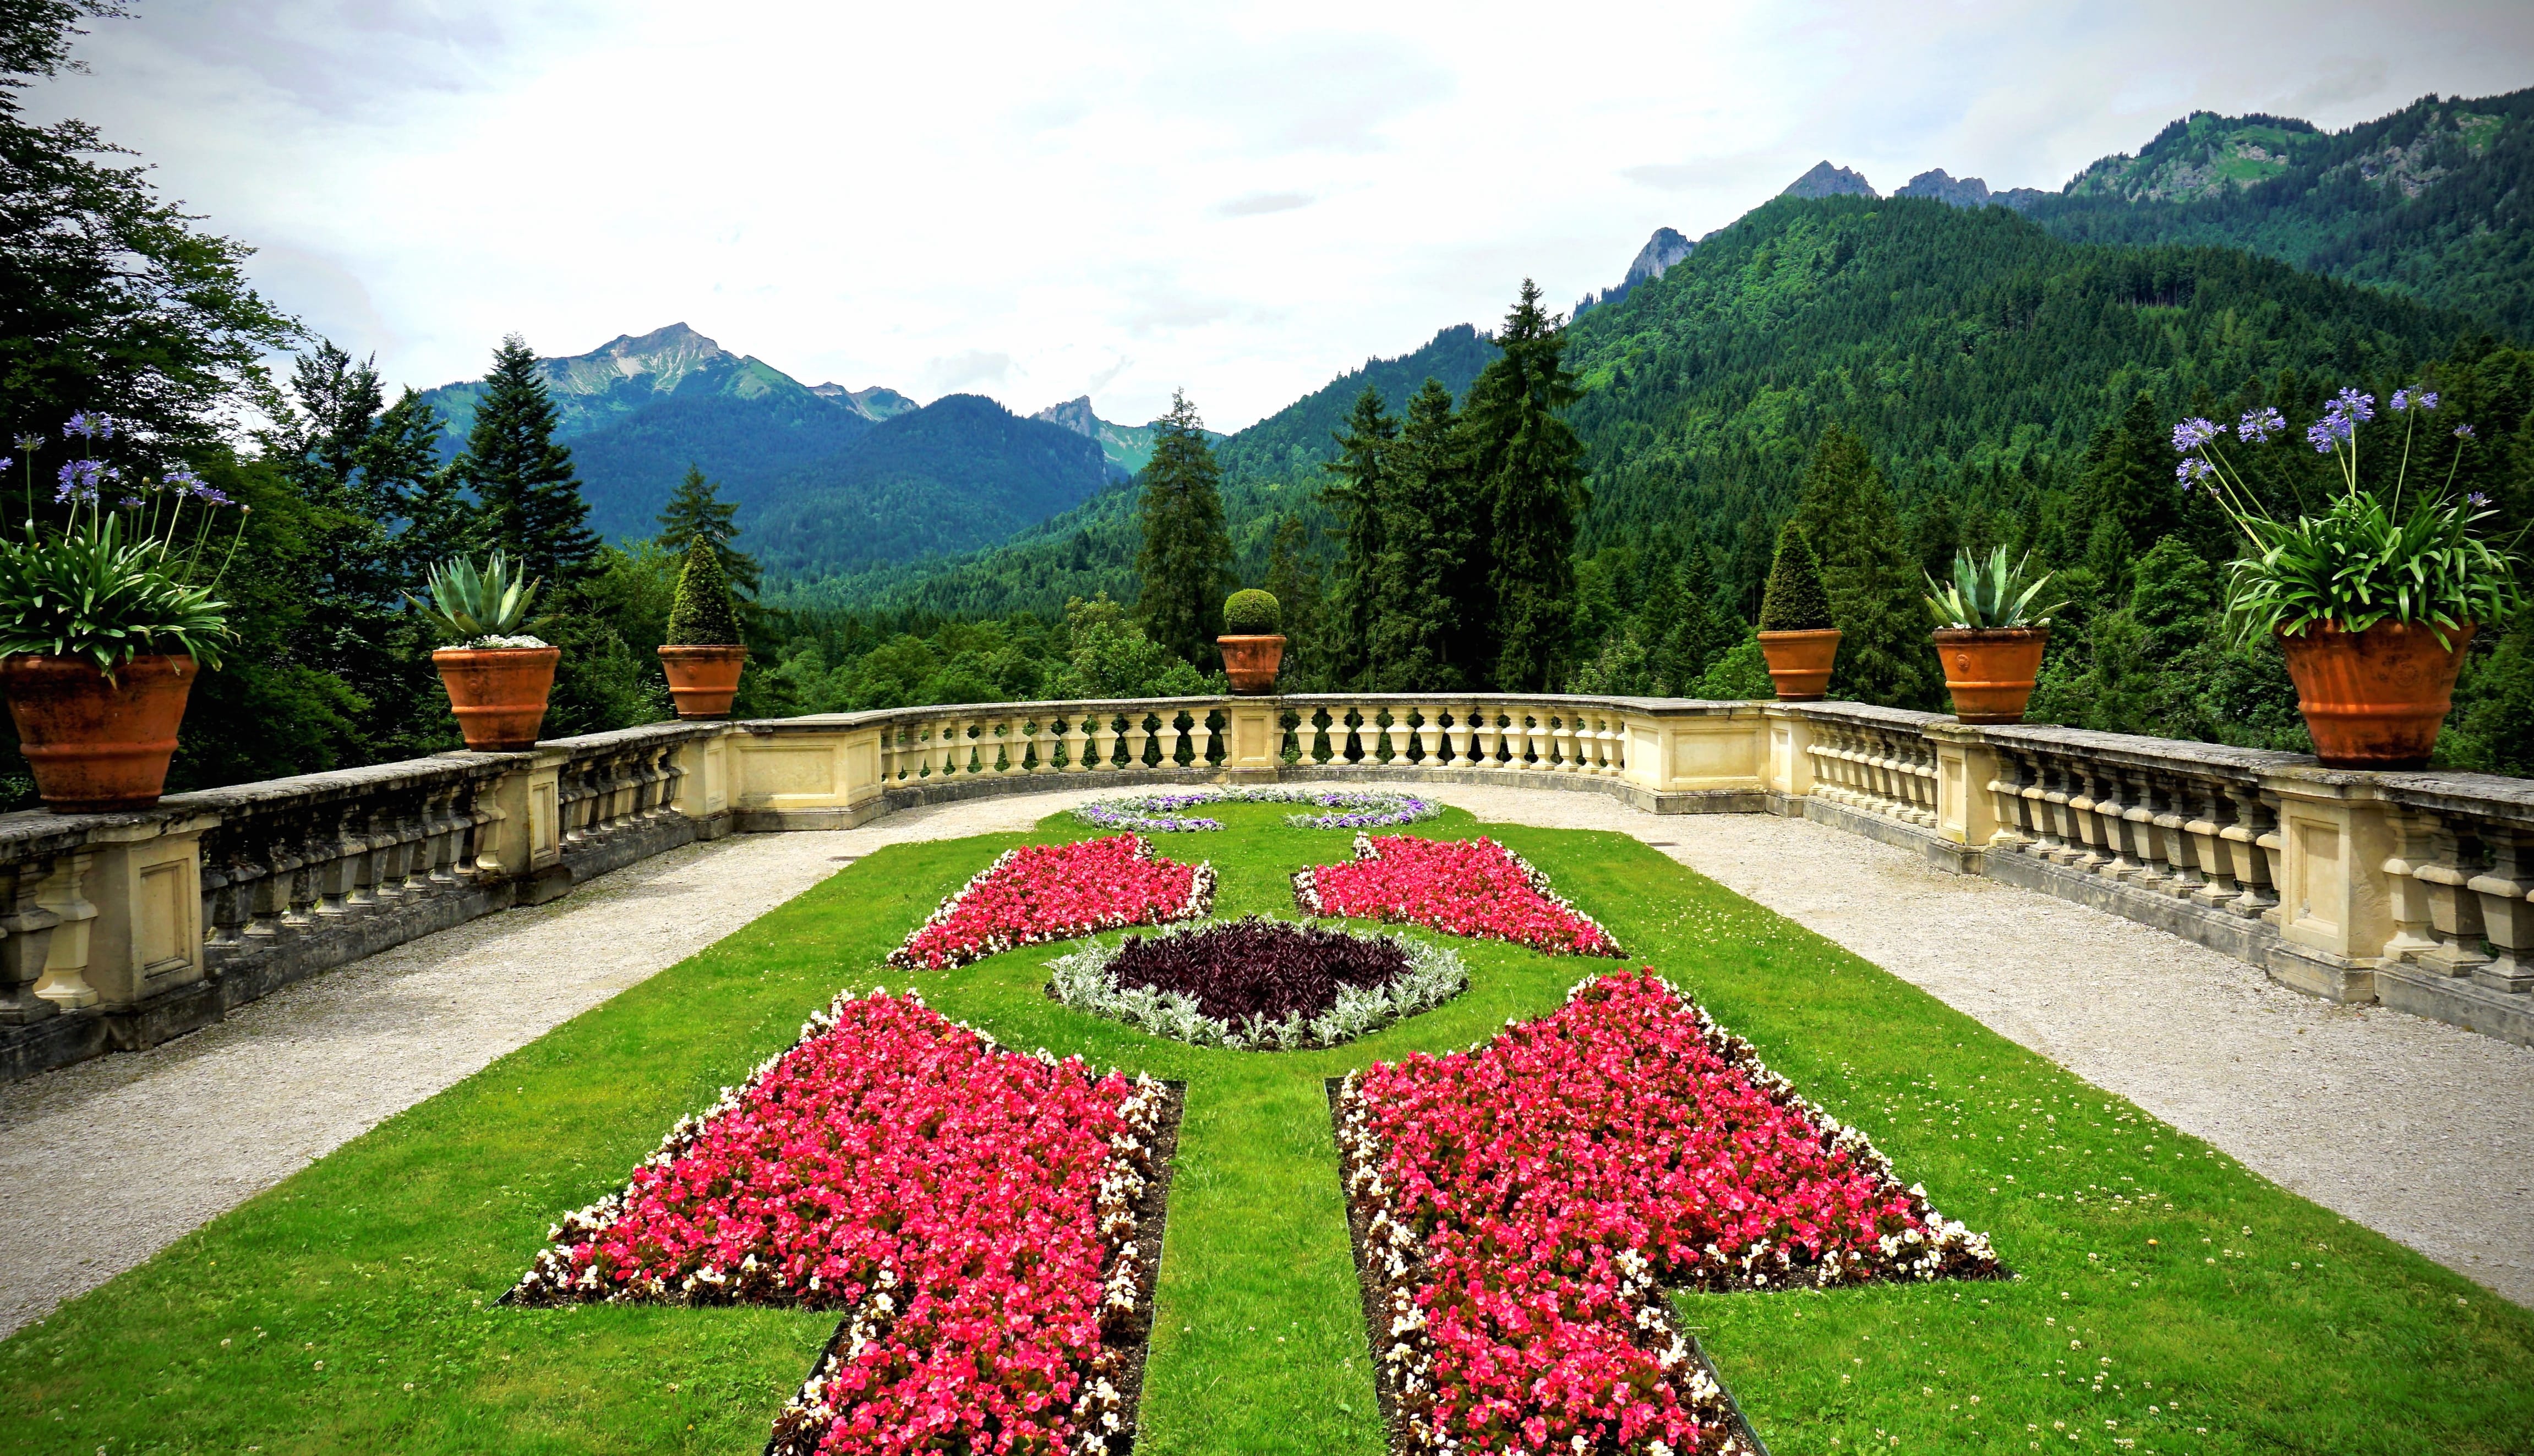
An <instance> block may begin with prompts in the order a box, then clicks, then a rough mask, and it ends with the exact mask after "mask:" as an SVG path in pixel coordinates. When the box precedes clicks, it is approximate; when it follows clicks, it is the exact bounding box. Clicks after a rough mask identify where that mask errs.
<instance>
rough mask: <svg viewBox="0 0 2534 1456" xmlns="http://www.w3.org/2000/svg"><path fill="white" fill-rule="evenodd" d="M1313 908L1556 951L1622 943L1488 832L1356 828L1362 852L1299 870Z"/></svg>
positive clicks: (1305, 903)
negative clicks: (1427, 834)
mask: <svg viewBox="0 0 2534 1456" xmlns="http://www.w3.org/2000/svg"><path fill="white" fill-rule="evenodd" d="M1294 900H1295V902H1296V903H1297V904H1298V905H1300V906H1301V907H1302V909H1303V910H1304V911H1305V912H1306V913H1308V914H1311V915H1343V916H1349V917H1353V918H1356V919H1359V920H1383V921H1390V922H1393V923H1399V924H1408V925H1421V926H1425V927H1427V928H1429V929H1432V930H1438V931H1442V932H1444V933H1446V934H1449V935H1455V936H1470V937H1474V938H1476V939H1478V940H1510V941H1512V942H1513V943H1515V944H1517V945H1528V946H1530V947H1531V948H1532V949H1534V950H1538V951H1541V952H1544V953H1546V954H1549V955H1617V954H1620V953H1621V952H1620V950H1619V942H1618V941H1617V940H1613V939H1612V938H1611V936H1610V933H1609V932H1608V931H1605V930H1603V929H1601V927H1600V926H1599V924H1598V923H1596V922H1595V921H1594V919H1593V917H1591V916H1589V915H1587V914H1585V913H1584V912H1583V911H1581V910H1578V909H1576V908H1575V907H1574V906H1573V905H1571V904H1569V903H1567V901H1566V900H1565V898H1564V897H1563V896H1561V895H1559V894H1558V893H1557V892H1556V891H1555V890H1552V889H1550V888H1549V887H1548V877H1547V876H1545V875H1543V874H1541V873H1540V872H1539V871H1538V870H1536V869H1533V868H1532V866H1531V864H1530V863H1529V862H1528V861H1526V860H1524V859H1523V857H1522V856H1520V855H1518V854H1515V853H1514V852H1513V851H1512V850H1509V849H1507V848H1505V847H1504V846H1503V845H1501V844H1498V843H1496V842H1495V841H1494V840H1492V839H1489V838H1486V837H1485V836H1484V835H1481V836H1479V837H1478V838H1476V839H1450V840H1446V839H1420V838H1418V837H1417V836H1416V835H1413V834H1383V835H1371V834H1357V836H1355V858H1354V859H1352V860H1348V861H1344V862H1342V863H1339V864H1335V865H1314V866H1312V867H1311V868H1309V869H1307V870H1299V871H1297V872H1295V875H1294Z"/></svg>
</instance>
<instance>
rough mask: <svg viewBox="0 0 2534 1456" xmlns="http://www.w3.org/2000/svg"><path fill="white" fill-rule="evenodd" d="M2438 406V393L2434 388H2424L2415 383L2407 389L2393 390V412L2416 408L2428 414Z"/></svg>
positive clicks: (2397, 412)
mask: <svg viewBox="0 0 2534 1456" xmlns="http://www.w3.org/2000/svg"><path fill="white" fill-rule="evenodd" d="M2437 407H2438V395H2437V392H2436V391H2434V390H2424V389H2421V388H2420V387H2419V386H2418V385H2413V386H2411V387H2410V388H2409V389H2407V390H2395V391H2394V392H2393V412H2394V413H2396V414H2399V413H2401V412H2402V411H2403V410H2406V409H2416V410H2418V411H2420V412H2421V413H2422V414H2426V413H2428V412H2429V411H2431V410H2433V409H2435V408H2437Z"/></svg>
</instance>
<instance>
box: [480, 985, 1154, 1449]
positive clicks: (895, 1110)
mask: <svg viewBox="0 0 2534 1456" xmlns="http://www.w3.org/2000/svg"><path fill="white" fill-rule="evenodd" d="M1179 1102H1180V1098H1179V1097H1178V1096H1177V1094H1176V1093H1174V1092H1173V1091H1172V1090H1171V1089H1170V1088H1168V1087H1167V1086H1165V1085H1164V1084H1162V1083H1159V1082H1155V1081H1153V1080H1151V1079H1150V1078H1142V1079H1138V1080H1136V1081H1134V1082H1129V1081H1127V1079H1125V1078H1124V1077H1122V1076H1119V1075H1116V1074H1115V1073H1111V1074H1108V1075H1099V1074H1096V1073H1094V1072H1093V1071H1092V1070H1091V1069H1090V1068H1089V1067H1088V1066H1087V1065H1085V1064H1084V1063H1083V1062H1082V1061H1081V1060H1080V1059H1078V1058H1066V1059H1062V1060H1058V1059H1056V1058H1055V1057H1053V1056H1050V1055H1048V1054H1045V1053H1040V1054H1038V1055H1036V1056H1027V1057H1025V1056H1020V1055H1017V1054H1015V1053H1011V1052H1006V1051H1003V1050H1001V1049H999V1048H998V1047H996V1044H995V1042H994V1039H993V1038H991V1037H987V1036H984V1035H982V1034H980V1033H978V1032H976V1031H974V1030H971V1029H970V1028H968V1027H964V1026H961V1025H959V1024H957V1023H955V1022H952V1021H949V1020H948V1019H946V1018H944V1017H942V1016H941V1015H939V1014H938V1013H936V1012H934V1011H932V1010H930V1009H929V1008H927V1007H925V1006H924V1005H923V1003H922V1002H921V1001H917V1000H915V999H913V998H912V997H893V996H889V995H887V994H885V993H875V994H873V995H872V996H869V997H862V998H857V997H854V996H852V995H850V994H848V995H846V996H842V997H839V998H837V1000H836V1001H834V1002H833V1003H832V1004H831V1005H830V1006H829V1007H828V1008H827V1009H826V1010H825V1011H823V1012H821V1013H819V1014H818V1015H816V1016H814V1017H812V1018H811V1020H810V1022H809V1024H808V1025H807V1026H805V1027H804V1028H803V1029H802V1037H801V1040H800V1041H799V1042H798V1043H796V1044H795V1045H794V1046H793V1048H792V1049H791V1050H790V1051H789V1052H786V1053H784V1054H782V1055H781V1056H778V1057H775V1058H771V1059H769V1060H767V1061H766V1062H764V1063H762V1064H761V1065H760V1066H758V1067H757V1069H756V1071H755V1072H754V1074H753V1075H752V1076H750V1077H749V1078H748V1080H747V1082H746V1084H745V1085H743V1086H741V1087H739V1088H737V1089H735V1090H730V1089H726V1090H725V1091H724V1093H723V1096H722V1098H721V1100H720V1102H718V1103H717V1104H716V1105H715V1106H714V1107H712V1108H711V1109H710V1110H708V1111H707V1112H706V1113H705V1114H703V1115H702V1116H701V1117H688V1118H683V1119H681V1120H680V1121H679V1122H678V1124H677V1126H676V1128H674V1129H673V1130H672V1131H671V1133H670V1134H669V1137H668V1139H667V1140H666V1142H665V1143H664V1144H663V1145H662V1147H661V1148H660V1150H659V1151H658V1152H656V1153H654V1154H653V1155H652V1156H651V1157H649V1158H647V1159H645V1160H644V1161H643V1163H642V1165H641V1167H640V1168H638V1169H636V1170H635V1172H634V1178H633V1181H632V1182H631V1183H628V1184H627V1186H626V1187H625V1188H624V1190H622V1191H621V1192H617V1193H613V1194H610V1195H609V1196H607V1197H605V1198H602V1199H600V1200H599V1201H598V1202H596V1203H594V1204H591V1205H590V1206H589V1207H587V1208H584V1209H581V1210H579V1211H578V1212H575V1213H573V1214H569V1215H567V1216H565V1218H564V1219H563V1220H562V1221H561V1222H560V1223H559V1224H557V1225H556V1227H555V1228H554V1230H553V1232H552V1235H551V1239H552V1246H551V1247H549V1248H547V1249H545V1250H544V1251H542V1252H540V1253H539V1254H538V1255H537V1256H536V1259H535V1261H534V1263H533V1264H532V1265H531V1266H530V1268H529V1270H528V1272H527V1273H526V1274H525V1275H524V1276H523V1277H522V1278H521V1279H520V1280H519V1282H518V1284H517V1286H516V1287H515V1288H514V1289H513V1291H512V1294H511V1296H510V1299H511V1301H512V1302H514V1303H517V1304H582V1303H637V1304H699V1305H712V1304H770V1305H792V1306H797V1307H805V1308H813V1309H818V1308H829V1309H842V1310H844V1311H845V1319H844V1324H843V1327H842V1328H841V1329H840V1330H839V1331H838V1333H837V1335H836V1336H835V1337H834V1338H833V1339H832V1340H830V1341H829V1344H828V1349H827V1352H826V1355H825V1356H824V1357H822V1359H821V1360H820V1361H819V1362H818V1363H817V1364H816V1365H815V1366H814V1368H813V1371H812V1373H811V1376H810V1378H809V1379H808V1381H807V1382H806V1383H805V1384H804V1385H803V1386H802V1387H801V1390H800V1391H799V1393H798V1394H796V1395H795V1396H794V1397H793V1398H792V1400H791V1401H790V1402H789V1403H787V1404H786V1405H785V1407H784V1409H783V1411H782V1413H781V1414H780V1415H779V1416H778V1417H777V1418H776V1421H775V1424H774V1438H773V1446H772V1449H778V1450H783V1451H787V1452H792V1453H795V1456H813V1453H842V1452H853V1453H869V1456H882V1453H893V1452H901V1451H903V1452H914V1451H918V1450H927V1449H935V1447H936V1438H938V1439H940V1440H951V1441H968V1442H976V1441H991V1440H993V1439H995V1438H996V1436H997V1435H1000V1436H1004V1437H1010V1436H1019V1437H1020V1438H1021V1439H1022V1440H1023V1442H1024V1444H1027V1445H1030V1446H1032V1447H1034V1448H1035V1447H1046V1448H1049V1449H1067V1450H1072V1451H1084V1452H1087V1451H1095V1450H1103V1449H1115V1450H1116V1451H1119V1452H1122V1451H1123V1450H1124V1444H1123V1443H1124V1442H1125V1441H1126V1440H1128V1439H1130V1438H1131V1434H1132V1431H1133V1428H1134V1417H1135V1411H1134V1407H1133V1404H1132V1398H1133V1397H1132V1390H1131V1389H1130V1386H1133V1385H1134V1382H1133V1381H1131V1380H1130V1379H1129V1374H1130V1371H1131V1370H1132V1368H1133V1367H1134V1366H1135V1365H1137V1364H1138V1363H1139V1362H1140V1361H1141V1359H1142V1355H1141V1351H1142V1348H1143V1345H1144V1343H1145V1342H1146V1340H1147V1339H1148V1337H1149V1333H1150V1329H1151V1318H1150V1314H1149V1311H1148V1310H1147V1312H1146V1313H1144V1314H1143V1315H1141V1316H1138V1315H1137V1313H1136V1310H1137V1307H1138V1305H1139V1304H1148V1301H1149V1293H1148V1287H1149V1285H1150V1281H1151V1277H1152V1267H1151V1264H1150V1262H1149V1260H1151V1259H1157V1258H1158V1255H1159V1248H1160V1244H1159V1239H1158V1235H1157V1234H1154V1235H1153V1237H1151V1238H1149V1239H1148V1238H1146V1237H1145V1236H1146V1235H1147V1234H1148V1233H1151V1232H1152V1231H1148V1230H1146V1229H1145V1228H1143V1227H1142V1219H1143V1215H1144V1214H1145V1213H1147V1212H1151V1211H1155V1210H1158V1208H1159V1207H1160V1204H1159V1203H1158V1202H1155V1201H1153V1200H1152V1199H1150V1198H1147V1197H1146V1196H1145V1195H1146V1194H1147V1193H1148V1192H1150V1191H1151V1190H1152V1189H1153V1188H1154V1186H1155V1185H1157V1184H1159V1183H1162V1182H1163V1181H1164V1179H1165V1178H1166V1176H1167V1175H1166V1173H1165V1171H1164V1170H1165V1166H1166V1165H1163V1164H1161V1163H1160V1162H1159V1161H1158V1159H1159V1158H1160V1157H1162V1156H1165V1155H1164V1154H1163V1153H1161V1152H1159V1151H1158V1150H1157V1144H1158V1143H1159V1142H1160V1133H1161V1128H1162V1125H1163V1124H1164V1122H1167V1121H1169V1120H1171V1119H1174V1118H1176V1109H1177V1107H1178V1105H1179Z"/></svg>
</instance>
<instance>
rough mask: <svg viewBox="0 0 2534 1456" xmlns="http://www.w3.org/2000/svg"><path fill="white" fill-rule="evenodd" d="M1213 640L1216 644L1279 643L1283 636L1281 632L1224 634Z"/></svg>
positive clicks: (1283, 638)
mask: <svg viewBox="0 0 2534 1456" xmlns="http://www.w3.org/2000/svg"><path fill="white" fill-rule="evenodd" d="M1215 640H1216V641H1218V642H1281V641H1283V640H1285V635H1284V634H1283V633H1281V632H1244V633H1226V634H1225V635H1224V636H1222V637H1216V638H1215Z"/></svg>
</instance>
